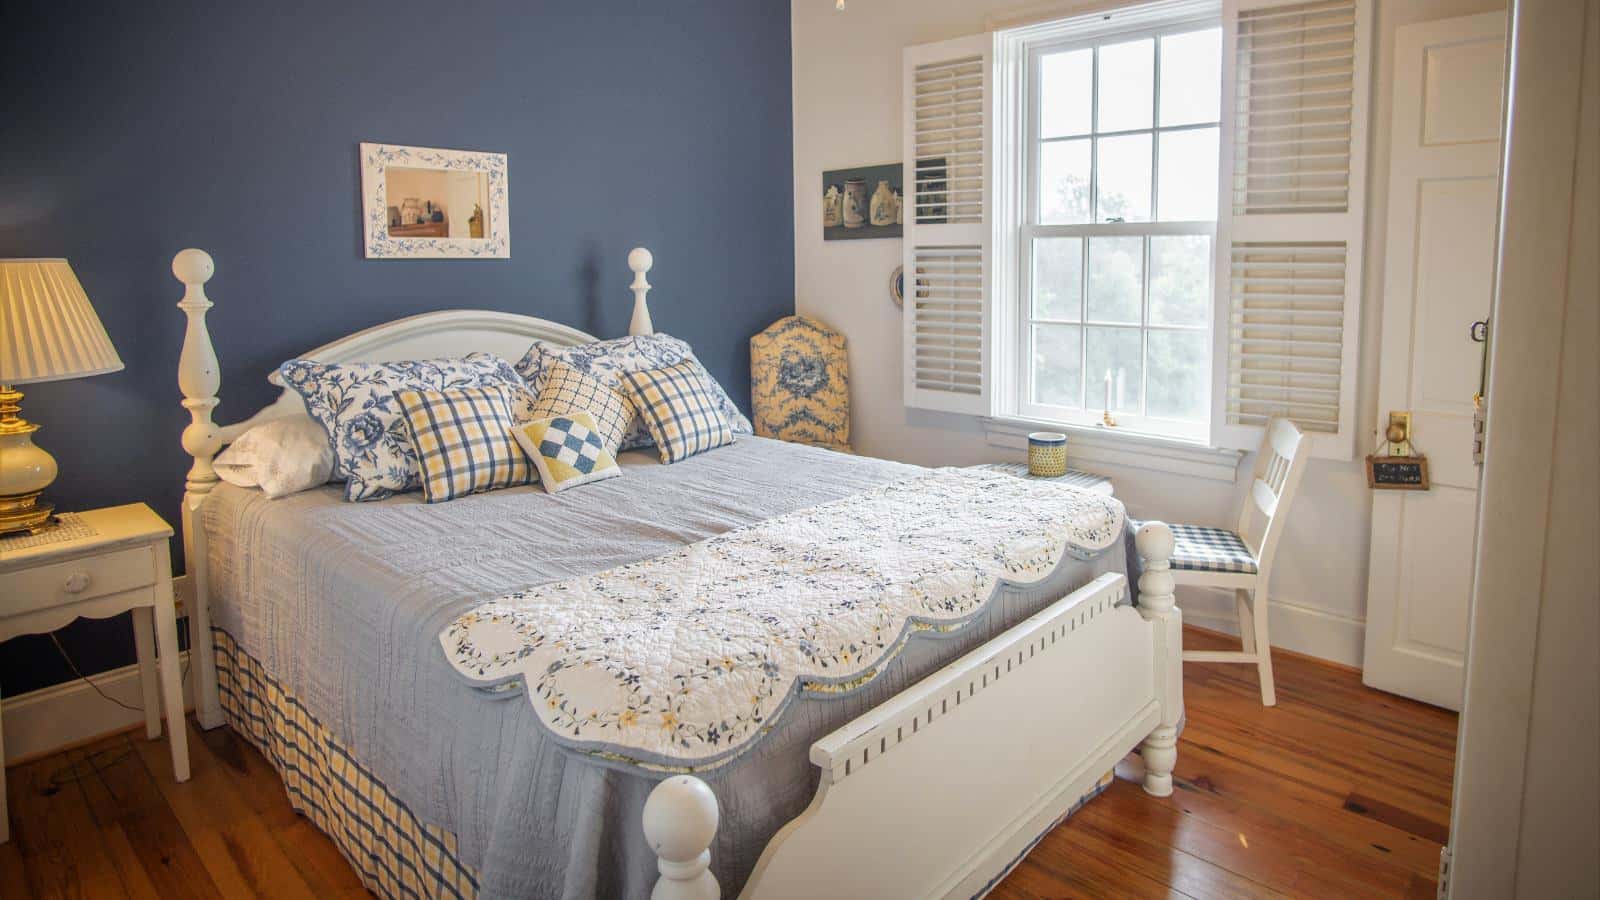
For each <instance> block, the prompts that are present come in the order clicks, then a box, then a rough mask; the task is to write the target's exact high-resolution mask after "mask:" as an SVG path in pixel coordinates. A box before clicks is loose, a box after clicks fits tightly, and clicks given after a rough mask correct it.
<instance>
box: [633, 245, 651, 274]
mask: <svg viewBox="0 0 1600 900" xmlns="http://www.w3.org/2000/svg"><path fill="white" fill-rule="evenodd" d="M655 264H656V258H655V257H654V256H652V255H650V251H649V250H646V249H645V248H643V247H635V248H633V249H632V250H629V251H628V268H630V269H632V270H633V271H635V272H639V273H641V274H642V273H644V272H648V271H650V267H651V266H653V265H655Z"/></svg>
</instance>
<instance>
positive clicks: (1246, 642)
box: [1233, 588, 1256, 653]
mask: <svg viewBox="0 0 1600 900" xmlns="http://www.w3.org/2000/svg"><path fill="white" fill-rule="evenodd" d="M1233 600H1234V604H1235V605H1236V606H1237V607H1238V608H1239V644H1240V646H1241V647H1243V649H1244V652H1246V653H1254V652H1256V625H1255V622H1254V621H1253V618H1254V617H1252V616H1251V615H1250V592H1249V591H1247V590H1245V589H1244V588H1234V590H1233Z"/></svg>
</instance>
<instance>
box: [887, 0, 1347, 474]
mask: <svg viewBox="0 0 1600 900" xmlns="http://www.w3.org/2000/svg"><path fill="white" fill-rule="evenodd" d="M1371 33H1372V2H1371V0H1148V2H1142V3H1141V2H1130V3H1129V4H1128V5H1126V6H1116V7H1113V8H1110V9H1108V10H1107V9H1102V10H1099V11H1096V12H1093V13H1088V14H1081V15H1077V16H1073V17H1070V18H1064V19H1059V20H1054V21H1045V22H1032V23H1026V24H1019V25H1017V26H1016V27H1012V28H1002V29H999V30H996V31H993V32H988V33H980V34H972V35H967V36H965V37H959V38H953V39H950V40H947V41H941V42H938V43H935V44H922V45H919V46H915V47H907V48H906V49H905V53H904V58H903V65H902V70H901V71H902V79H903V80H902V90H903V96H904V97H905V100H906V102H905V103H904V105H903V116H904V118H903V120H902V131H901V139H902V147H903V151H904V155H903V157H902V159H903V160H904V166H905V168H904V173H903V183H904V185H905V190H906V215H905V241H904V246H903V255H902V264H903V266H904V283H905V291H904V298H905V303H904V308H903V311H902V321H903V324H904V331H903V341H902V351H903V357H902V359H903V370H902V372H903V376H904V380H903V387H904V393H903V396H904V400H905V404H906V406H907V407H910V408H915V409H923V410H931V411H935V412H939V413H944V414H956V415H976V416H981V417H984V419H985V423H986V427H989V428H990V431H991V440H994V435H995V434H997V433H999V434H1001V435H1002V437H1004V439H1005V440H1010V438H1009V437H1005V434H1008V433H1010V432H1015V431H1016V430H1017V429H1018V428H1019V427H1024V426H1031V425H1035V424H1036V423H1050V424H1057V425H1061V426H1064V427H1069V428H1070V427H1074V426H1083V427H1088V426H1097V425H1099V423H1100V422H1101V418H1102V413H1103V411H1107V410H1109V411H1110V412H1111V414H1112V415H1113V416H1114V417H1115V420H1116V424H1117V426H1118V427H1117V428H1116V429H1115V430H1106V431H1105V433H1106V434H1108V435H1109V434H1115V433H1118V432H1121V433H1130V432H1131V433H1142V434H1147V435H1154V436H1157V437H1165V438H1173V439H1180V440H1187V441H1196V442H1203V443H1206V444H1209V445H1210V446H1211V447H1213V448H1233V449H1251V448H1254V447H1255V446H1257V445H1258V444H1259V442H1260V440H1261V434H1262V425H1263V424H1264V423H1265V422H1266V421H1268V420H1269V419H1270V418H1272V417H1275V416H1283V417H1288V418H1290V419H1292V420H1294V421H1295V422H1297V423H1298V424H1300V426H1301V427H1302V428H1304V429H1305V430H1307V431H1308V432H1310V433H1311V434H1312V436H1313V442H1312V445H1311V453H1312V454H1313V455H1314V456H1318V457H1323V458H1332V459H1351V458H1352V457H1353V455H1354V452H1355V450H1356V447H1357V445H1358V443H1359V442H1360V439H1361V438H1363V436H1364V435H1365V433H1366V432H1365V429H1364V428H1362V427H1361V426H1360V423H1358V422H1357V421H1356V408H1355V407H1356V403H1355V399H1356V394H1357V391H1356V374H1357V372H1358V369H1359V366H1358V351H1359V344H1360V342H1359V340H1357V336H1358V335H1359V334H1360V312H1361V278H1360V273H1361V271H1362V260H1361V258H1362V251H1363V243H1364V240H1363V237H1364V235H1363V230H1362V228H1363V222H1364V210H1363V200H1364V197H1365V179H1366V124H1367V112H1368V109H1367V106H1368V94H1369V93H1370V91H1369V80H1370V79H1369V74H1370V67H1371V66H1370V62H1371V54H1370V50H1371V48H1370V46H1369V45H1370V43H1371V41H1370V37H1371ZM1108 373H1109V375H1110V377H1109V378H1107V374H1108ZM1160 443H1163V442H1162V441H1159V440H1158V441H1149V440H1136V441H1132V442H1129V446H1136V447H1142V448H1144V449H1143V450H1139V451H1137V452H1146V451H1148V449H1149V448H1150V447H1153V446H1155V445H1156V444H1160ZM1167 443H1169V444H1170V442H1167ZM1002 445H1006V444H1002ZM1102 445H1103V442H1102ZM1172 449H1174V448H1172V447H1171V446H1168V447H1167V450H1172ZM1178 449H1180V450H1183V451H1185V452H1187V450H1188V449H1190V448H1178ZM1130 452H1133V451H1130ZM1163 452H1166V451H1163Z"/></svg>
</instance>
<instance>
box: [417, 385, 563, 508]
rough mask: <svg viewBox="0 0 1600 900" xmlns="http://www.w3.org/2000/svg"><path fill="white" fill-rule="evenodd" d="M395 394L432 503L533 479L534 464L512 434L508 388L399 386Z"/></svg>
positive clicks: (424, 494) (426, 491)
mask: <svg viewBox="0 0 1600 900" xmlns="http://www.w3.org/2000/svg"><path fill="white" fill-rule="evenodd" d="M395 399H396V400H397V401H399V403H400V411H401V414H402V415H403V416H404V418H405V422H406V428H407V429H409V430H410V432H411V443H412V445H413V446H415V447H416V450H417V464H418V468H419V469H421V472H422V494H423V498H424V499H426V500H427V501H428V502H429V503H442V502H444V501H446V500H451V499H454V498H456V497H461V496H465V495H466V494H471V493H475V492H477V491H492V490H494V489H495V488H503V487H510V486H511V485H514V484H526V483H528V482H530V481H532V480H533V467H532V466H531V465H529V463H528V457H526V456H524V455H523V453H522V449H521V448H520V447H518V446H517V442H516V440H515V439H513V438H512V436H511V428H512V425H513V424H514V420H513V419H512V417H511V405H510V403H509V401H508V400H507V398H506V392H505V390H504V389H503V388H499V387H462V388H446V389H445V390H442V391H396V392H395Z"/></svg>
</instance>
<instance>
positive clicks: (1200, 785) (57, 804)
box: [0, 629, 1456, 898]
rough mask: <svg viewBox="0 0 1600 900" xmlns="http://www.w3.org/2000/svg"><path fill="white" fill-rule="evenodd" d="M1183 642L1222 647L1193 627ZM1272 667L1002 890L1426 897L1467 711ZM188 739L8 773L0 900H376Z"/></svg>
mask: <svg viewBox="0 0 1600 900" xmlns="http://www.w3.org/2000/svg"><path fill="white" fill-rule="evenodd" d="M1185 642H1186V644H1187V646H1190V647H1194V648H1215V649H1221V648H1223V647H1224V646H1226V645H1225V644H1224V643H1223V641H1222V640H1221V639H1220V638H1218V637H1217V636H1215V635H1211V634H1209V633H1206V632H1200V631H1195V630H1192V629H1191V630H1189V631H1188V632H1187V633H1186V634H1185ZM1274 660H1275V665H1276V670H1277V676H1278V706H1277V707H1276V708H1274V709H1263V708H1262V707H1261V705H1260V700H1259V695H1258V693H1257V690H1256V681H1255V674H1254V670H1253V669H1252V668H1251V667H1248V666H1230V665H1216V664H1190V665H1188V666H1186V667H1185V672H1184V692H1185V700H1186V704H1187V710H1188V722H1187V726H1186V728H1185V730H1184V732H1183V736H1182V739H1181V740H1180V742H1179V752H1178V768H1177V772H1176V779H1175V780H1176V782H1177V790H1176V792H1174V794H1173V796H1171V797H1169V798H1167V799H1165V800H1157V799H1155V798H1153V797H1149V796H1146V795H1145V794H1144V793H1143V792H1142V791H1141V790H1139V787H1138V761H1137V760H1136V759H1130V760H1127V761H1125V762H1124V763H1122V764H1121V765H1120V766H1119V767H1118V771H1117V774H1118V778H1117V780H1116V781H1115V782H1114V783H1113V784H1112V785H1111V787H1110V788H1109V789H1108V790H1107V791H1106V792H1105V794H1104V795H1102V796H1101V797H1099V798H1097V799H1095V800H1094V801H1093V802H1091V803H1089V804H1088V805H1087V806H1085V807H1084V808H1083V809H1082V810H1080V811H1079V812H1078V813H1077V814H1076V815H1074V816H1073V817H1072V818H1071V819H1069V820H1068V821H1067V822H1066V823H1065V824H1063V825H1062V826H1061V827H1059V828H1057V829H1056V830H1055V831H1053V832H1051V833H1050V834H1049V835H1047V836H1046V837H1045V838H1044V840H1042V841H1041V842H1040V843H1039V845H1038V846H1037V847H1036V848H1034V851H1033V852H1032V853H1031V854H1029V856H1028V858H1027V859H1025V860H1023V862H1022V863H1021V864H1020V865H1019V866H1018V867H1017V868H1016V870H1015V871H1014V872H1012V873H1011V875H1010V876H1009V877H1008V878H1006V880H1005V881H1003V882H1002V883H1001V884H1000V885H999V886H998V887H997V888H996V889H995V891H994V893H993V894H992V895H991V896H994V897H1003V898H1035V897H1039V898H1056V897H1118V898H1121V897H1174V896H1176V897H1184V896H1190V897H1266V896H1283V895H1289V896H1311V897H1419V898H1420V897H1432V896H1433V895H1434V877H1435V875H1436V873H1437V870H1438V864H1439V848H1440V845H1441V843H1442V842H1443V841H1444V839H1445V835H1446V831H1447V828H1448V822H1449V804H1450V777H1451V771H1452V767H1453V765H1454V755H1455V734H1456V716H1455V714H1454V713H1450V712H1446V711H1444V710H1439V709H1435V708H1433V707H1429V706H1424V705H1422V704H1419V703H1412V702H1410V701H1407V700H1402V699H1400V698H1398V697H1393V696H1390V695H1388V694H1383V693H1380V692H1377V691H1373V690H1369V689H1367V688H1365V687H1363V686H1362V685H1361V679H1360V677H1359V676H1358V675H1357V674H1355V673H1353V672H1350V671H1347V670H1344V669H1339V668H1336V667H1332V666H1328V665H1324V664H1321V663H1317V662H1314V661H1311V660H1307V659H1304V658H1301V657H1297V656H1291V655H1287V654H1277V655H1275V656H1274ZM189 746H190V753H191V765H192V768H193V770H194V778H193V779H192V780H191V781H189V782H188V783H186V784H174V783H173V781H172V764H171V761H170V759H169V758H168V756H167V751H166V747H165V745H164V742H154V743H152V742H149V741H145V740H144V739H143V736H142V734H138V733H132V734H124V735H118V736H115V737H112V738H107V739H105V740H103V741H100V742H98V743H96V744H94V745H91V746H89V747H85V748H83V749H79V750H72V751H69V752H66V753H61V754H57V755H55V756H51V757H48V758H45V759H41V760H38V761H35V762H32V763H29V764H26V765H22V766H18V767H15V768H13V769H11V770H10V771H8V772H7V773H6V775H7V778H8V784H9V787H10V796H11V832H12V840H11V842H10V843H8V844H3V845H0V897H5V898H11V897H15V896H20V897H90V898H93V897H159V898H168V897H190V896H193V897H228V898H232V897H338V896H365V892H364V891H363V890H362V888H361V884H360V882H359V881H357V879H356V877H355V875H354V874H353V873H352V872H351V870H350V869H349V867H348V866H347V865H346V864H345V862H344V859H343V858H342V857H341V856H340V855H339V851H338V850H337V849H335V848H334V846H333V844H332V843H330V842H329V841H328V840H327V839H326V838H325V837H323V835H322V834H321V833H320V832H318V831H317V830H316V829H315V828H314V827H312V825H311V824H310V823H309V822H307V821H306V820H305V819H303V818H301V817H300V816H298V815H296V814H295V813H294V811H293V810H291V809H290V808H289V803H288V800H287V799H286V798H285V796H284V793H283V788H282V785H281V784H280V782H279V781H278V777H277V774H276V773H275V772H274V771H273V770H272V767H271V766H270V765H269V764H268V763H267V761H266V760H265V759H263V758H262V757H261V755H260V754H258V753H257V752H256V751H255V750H254V749H253V748H251V747H250V746H249V745H248V744H246V743H245V742H244V741H243V740H241V739H240V738H238V737H236V736H235V735H234V734H233V733H232V732H231V731H229V730H228V729H226V728H222V729H217V730H216V731H212V732H201V731H199V730H198V729H196V728H194V726H193V723H192V722H191V724H190V742H189Z"/></svg>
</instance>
